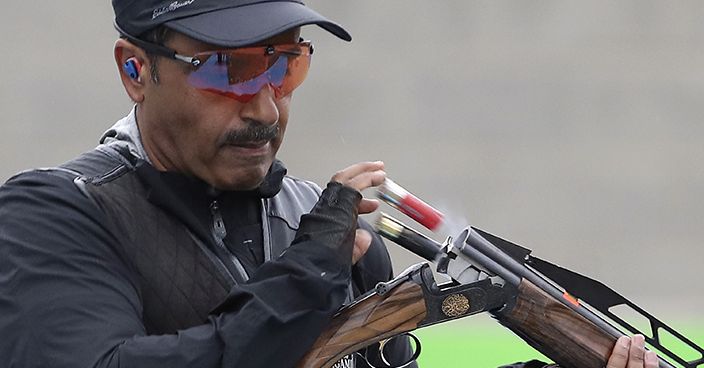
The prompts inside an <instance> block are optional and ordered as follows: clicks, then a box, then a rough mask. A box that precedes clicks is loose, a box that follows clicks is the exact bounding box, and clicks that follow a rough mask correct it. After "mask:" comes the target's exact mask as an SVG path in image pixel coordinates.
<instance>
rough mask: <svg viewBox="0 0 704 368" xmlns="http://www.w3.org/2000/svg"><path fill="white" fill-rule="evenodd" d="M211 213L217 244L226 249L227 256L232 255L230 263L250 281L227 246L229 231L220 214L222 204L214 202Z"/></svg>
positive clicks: (211, 205) (211, 204)
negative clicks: (226, 240) (226, 238)
mask: <svg viewBox="0 0 704 368" xmlns="http://www.w3.org/2000/svg"><path fill="white" fill-rule="evenodd" d="M210 213H211V214H212V215H213V230H212V232H213V238H214V239H215V244H217V245H218V246H219V247H220V248H222V249H224V250H225V251H226V252H227V254H229V255H230V261H231V262H232V263H234V265H235V268H236V269H237V271H238V272H239V273H240V275H241V276H242V277H243V278H244V280H249V275H248V274H247V271H246V270H245V269H244V266H242V263H241V262H240V260H239V259H237V257H235V255H234V254H232V252H230V250H229V249H227V246H226V245H225V237H226V236H227V229H225V221H223V219H222V213H221V212H220V204H219V203H218V201H217V200H213V202H211V203H210Z"/></svg>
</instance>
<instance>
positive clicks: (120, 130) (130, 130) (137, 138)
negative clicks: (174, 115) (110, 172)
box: [100, 105, 151, 163]
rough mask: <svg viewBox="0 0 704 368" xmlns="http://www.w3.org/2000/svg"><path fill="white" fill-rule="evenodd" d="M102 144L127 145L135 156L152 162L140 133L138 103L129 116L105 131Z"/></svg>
mask: <svg viewBox="0 0 704 368" xmlns="http://www.w3.org/2000/svg"><path fill="white" fill-rule="evenodd" d="M100 145H110V146H112V145H117V146H120V147H126V148H127V149H129V151H130V153H131V154H132V155H134V156H135V157H139V158H141V159H142V160H145V161H147V162H149V163H151V161H149V156H148V155H147V151H145V150H144V145H143V144H142V137H141V135H140V133H139V126H138V125H137V106H136V105H135V106H134V107H133V108H132V111H130V113H129V114H128V115H127V116H125V117H124V118H122V119H120V120H118V121H117V122H116V123H115V124H114V125H113V126H112V127H111V128H110V129H108V130H107V131H106V132H105V133H103V136H102V137H100Z"/></svg>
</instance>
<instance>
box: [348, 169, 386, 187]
mask: <svg viewBox="0 0 704 368" xmlns="http://www.w3.org/2000/svg"><path fill="white" fill-rule="evenodd" d="M384 180H386V172H385V171H384V170H376V171H368V172H364V173H361V174H359V175H357V176H355V177H354V178H351V179H350V180H348V181H347V183H342V184H345V185H347V186H348V187H352V188H354V189H357V190H359V191H362V190H364V189H367V188H370V187H375V186H378V185H381V183H383V182H384Z"/></svg>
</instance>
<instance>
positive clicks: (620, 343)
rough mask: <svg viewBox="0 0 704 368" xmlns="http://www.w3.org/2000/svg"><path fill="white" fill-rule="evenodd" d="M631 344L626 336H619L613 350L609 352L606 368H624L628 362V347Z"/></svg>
mask: <svg viewBox="0 0 704 368" xmlns="http://www.w3.org/2000/svg"><path fill="white" fill-rule="evenodd" d="M630 345H631V339H629V338H628V336H621V337H619V338H618V340H616V345H615V346H614V350H613V351H612V352H611V357H609V361H608V363H606V368H625V367H626V364H627V363H628V349H629V348H630Z"/></svg>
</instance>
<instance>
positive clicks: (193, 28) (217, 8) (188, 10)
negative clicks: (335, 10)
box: [112, 0, 352, 47]
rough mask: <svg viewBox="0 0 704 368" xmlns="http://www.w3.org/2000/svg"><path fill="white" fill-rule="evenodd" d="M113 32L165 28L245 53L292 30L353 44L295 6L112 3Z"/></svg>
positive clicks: (251, 0) (279, 2) (203, 0)
mask: <svg viewBox="0 0 704 368" xmlns="http://www.w3.org/2000/svg"><path fill="white" fill-rule="evenodd" d="M112 7H113V10H114V11H115V28H117V30H118V31H119V32H120V33H122V34H124V35H125V36H131V37H138V36H139V35H141V34H143V33H144V32H146V31H149V30H151V29H153V28H155V27H157V26H160V25H165V26H166V27H168V28H171V29H173V30H175V31H178V32H180V33H183V34H185V35H186V36H189V37H191V38H194V39H196V40H199V41H202V42H206V43H210V44H214V45H216V46H221V47H241V46H246V45H250V44H253V43H256V42H259V41H262V40H265V39H267V38H269V37H272V36H274V35H276V34H279V33H281V32H285V31H287V30H289V29H292V28H295V27H300V26H303V25H307V24H317V25H318V26H320V27H322V28H323V29H325V30H327V31H328V32H330V33H332V34H334V35H335V36H337V37H339V38H341V39H343V40H345V41H351V40H352V36H350V34H349V33H348V32H347V31H346V30H345V29H344V28H342V26H340V25H339V24H337V23H335V22H333V21H331V20H329V19H327V18H325V17H323V16H322V15H320V14H318V13H317V12H315V11H314V10H312V9H310V8H308V7H307V6H305V4H303V2H302V1H297V0H166V1H164V0H112Z"/></svg>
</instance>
